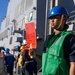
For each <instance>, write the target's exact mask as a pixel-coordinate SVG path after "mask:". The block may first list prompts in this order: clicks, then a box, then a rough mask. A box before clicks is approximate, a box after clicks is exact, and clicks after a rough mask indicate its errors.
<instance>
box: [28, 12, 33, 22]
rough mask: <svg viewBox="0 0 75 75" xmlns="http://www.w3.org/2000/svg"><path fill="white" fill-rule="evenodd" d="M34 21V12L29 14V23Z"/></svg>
mask: <svg viewBox="0 0 75 75" xmlns="http://www.w3.org/2000/svg"><path fill="white" fill-rule="evenodd" d="M32 19H33V11H32V12H30V14H29V22H30V21H32Z"/></svg>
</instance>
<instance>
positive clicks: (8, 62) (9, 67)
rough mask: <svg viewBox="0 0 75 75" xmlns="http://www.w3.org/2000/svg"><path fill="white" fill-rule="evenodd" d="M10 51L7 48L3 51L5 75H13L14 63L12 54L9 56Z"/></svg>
mask: <svg viewBox="0 0 75 75" xmlns="http://www.w3.org/2000/svg"><path fill="white" fill-rule="evenodd" d="M9 51H10V49H9V48H6V49H5V52H6V54H5V66H6V68H7V74H9V75H13V67H14V61H15V58H14V56H13V55H12V54H10V52H9Z"/></svg>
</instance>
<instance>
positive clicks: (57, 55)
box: [42, 31, 71, 75]
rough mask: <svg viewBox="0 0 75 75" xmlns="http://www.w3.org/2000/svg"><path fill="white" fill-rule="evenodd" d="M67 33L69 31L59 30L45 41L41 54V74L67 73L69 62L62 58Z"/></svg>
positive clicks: (63, 74)
mask: <svg viewBox="0 0 75 75" xmlns="http://www.w3.org/2000/svg"><path fill="white" fill-rule="evenodd" d="M69 34H71V33H70V32H67V31H61V32H60V33H59V34H57V35H55V36H54V37H52V38H51V39H50V40H47V41H46V43H45V47H46V48H45V50H44V52H43V54H42V75H69V64H68V62H67V61H66V60H65V59H64V50H63V42H64V39H65V37H66V36H67V35H69ZM49 38H50V36H49V37H48V39H49ZM46 50H48V51H46Z"/></svg>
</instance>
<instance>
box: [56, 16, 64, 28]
mask: <svg viewBox="0 0 75 75" xmlns="http://www.w3.org/2000/svg"><path fill="white" fill-rule="evenodd" d="M63 18H64V15H62V16H61V20H60V24H59V25H58V27H57V28H56V29H59V28H60V27H61V25H62V22H63Z"/></svg>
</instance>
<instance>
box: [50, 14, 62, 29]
mask: <svg viewBox="0 0 75 75" xmlns="http://www.w3.org/2000/svg"><path fill="white" fill-rule="evenodd" d="M60 21H61V15H57V16H53V17H51V18H50V24H51V27H52V28H53V29H57V28H58V26H59V25H60ZM61 26H62V24H61ZM61 26H60V28H61ZM60 28H59V29H60Z"/></svg>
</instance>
